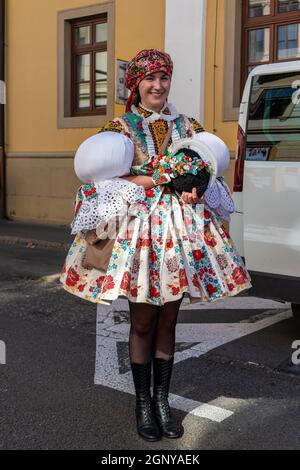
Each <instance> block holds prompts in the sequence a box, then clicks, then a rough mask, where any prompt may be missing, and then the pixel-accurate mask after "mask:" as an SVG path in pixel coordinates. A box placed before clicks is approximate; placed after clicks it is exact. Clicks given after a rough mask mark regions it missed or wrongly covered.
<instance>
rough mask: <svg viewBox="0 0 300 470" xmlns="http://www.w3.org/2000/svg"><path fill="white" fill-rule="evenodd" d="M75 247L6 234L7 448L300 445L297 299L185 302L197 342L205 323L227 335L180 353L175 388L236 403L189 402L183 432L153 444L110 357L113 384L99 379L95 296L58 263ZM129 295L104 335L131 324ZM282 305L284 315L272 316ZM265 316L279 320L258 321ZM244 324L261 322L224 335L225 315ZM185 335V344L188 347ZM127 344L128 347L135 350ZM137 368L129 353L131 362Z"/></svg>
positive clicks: (1, 301)
mask: <svg viewBox="0 0 300 470" xmlns="http://www.w3.org/2000/svg"><path fill="white" fill-rule="evenodd" d="M64 256H65V255H64V253H63V252H62V251H55V250H52V249H49V250H46V249H39V248H24V247H19V246H15V245H4V244H3V245H1V244H0V259H1V263H0V289H1V295H0V340H2V341H4V342H5V345H6V364H0V377H1V382H0V406H1V415H0V448H1V449H97V450H102V449H103V450H110V449H147V450H150V449H154V450H158V449H180V450H182V449H187V450H188V449H199V450H200V449H300V430H299V412H300V370H299V368H300V366H296V365H293V364H292V363H291V356H292V353H293V349H292V343H293V341H295V340H297V339H300V330H299V329H298V327H297V325H296V324H295V322H294V320H293V319H292V318H290V310H289V306H288V305H284V304H283V305H280V304H278V305H277V304H272V305H271V304H268V303H266V302H259V301H257V300H255V299H254V300H253V301H252V300H251V299H248V298H246V299H245V298H243V297H241V298H237V299H236V300H235V303H234V304H232V305H233V306H232V307H230V308H224V309H223V308H222V305H223V304H221V305H220V304H219V305H218V308H217V307H216V308H215V307H214V306H209V308H205V307H203V306H202V307H201V310H199V311H198V310H195V308H194V309H190V308H189V307H188V306H186V307H185V309H184V311H182V312H181V314H180V320H179V325H178V333H179V335H182V338H181V341H187V340H188V336H189V334H190V335H191V343H193V341H195V339H194V337H193V338H192V336H193V334H194V333H193V331H192V329H194V330H195V328H196V326H194V325H196V324H198V326H199V328H200V330H199V331H201V332H202V334H203V335H205V334H207V335H208V336H209V334H212V333H211V331H216V333H213V334H215V336H213V338H214V340H216V341H219V343H217V342H216V343H215V346H214V347H211V348H210V347H209V344H210V343H209V341H211V339H210V337H209V338H208V340H207V344H208V346H207V344H206V343H205V341H204V339H205V338H204V336H203V344H205V345H206V346H205V347H207V349H206V350H205V351H207V352H205V351H204V350H203V351H204V352H203V351H202V353H201V355H199V356H198V357H195V356H193V355H192V354H191V355H190V356H189V355H187V356H186V357H185V358H184V360H181V361H179V362H177V363H176V365H175V367H174V374H173V378H172V384H171V392H172V393H174V394H176V395H178V396H180V397H183V398H184V399H185V400H187V401H188V403H191V402H192V401H194V402H195V403H198V402H201V403H205V404H209V405H210V406H211V407H216V409H217V410H226V412H227V413H228V415H227V416H226V418H224V419H221V420H219V422H218V421H217V420H214V419H213V418H212V417H210V416H209V417H208V418H205V417H203V416H201V413H200V415H199V416H197V414H195V413H193V412H191V413H190V412H187V411H184V409H185V405H184V406H183V407H182V409H181V410H180V409H178V408H177V409H174V414H175V415H176V416H178V417H180V418H181V419H182V420H183V425H184V427H185V434H184V436H183V438H182V439H179V440H175V441H172V440H167V439H163V440H162V441H160V442H157V443H153V444H150V443H146V442H145V441H143V440H142V439H140V438H139V437H138V436H137V434H136V431H135V417H134V403H135V400H134V396H133V395H132V394H131V393H127V392H126V391H121V390H118V389H117V388H116V387H115V386H114V382H113V381H112V382H111V384H112V385H110V377H109V374H110V371H109V369H107V371H106V378H105V380H106V381H105V380H104V378H103V377H102V375H101V374H102V373H103V369H104V368H103V369H102V370H100V372H99V371H98V373H99V374H100V375H99V377H100V379H99V380H100V383H102V384H98V385H95V384H94V373H95V345H96V308H95V305H93V304H90V303H88V302H85V301H82V300H80V299H78V298H76V297H73V296H72V295H70V294H68V293H66V292H65V291H63V290H62V288H61V286H60V285H59V283H58V280H57V274H58V272H59V269H60V267H61V265H62V263H63V260H64ZM228 302H229V301H228ZM245 302H246V303H245ZM247 302H248V303H247ZM124 305H125V303H124V302H123V303H122V306H121V307H120V309H119V312H118V314H119V319H118V324H116V325H115V326H114V327H112V326H110V327H109V329H108V328H107V329H106V330H105V328H104V327H103V329H102V330H100V336H98V342H99V338H100V343H101V337H102V336H101V335H102V334H103V345H105V342H104V339H105V337H107V335H108V330H109V331H112V332H113V333H114V332H115V330H116V329H117V328H118V330H116V331H118V333H115V334H116V335H117V334H119V335H121V333H122V332H123V333H122V334H124V331H125V332H126V331H127V330H126V328H127V327H128V319H127V320H126V308H125V306H124ZM227 305H231V304H227ZM123 310H124V311H123ZM122 315H123V317H122ZM276 315H277V316H278V315H283V317H282V318H283V319H282V320H281V321H276V322H275V321H274V323H272V318H275V317H276ZM120 318H121V320H120ZM122 318H123V319H122ZM276 318H277V317H276ZM278 318H279V317H278ZM280 318H281V317H280ZM265 319H267V320H268V321H269V320H270V321H271V322H270V324H269V326H266V327H261V328H259V329H257V331H254V330H251V328H250V327H251V325H259V324H260V323H258V322H261V321H262V320H265ZM234 322H235V323H234ZM226 324H227V326H228V328H227V329H226V331H225V326H226ZM235 324H236V327H237V329H236V331H237V332H239V331H240V328H242V327H245V328H246V327H249V332H250V333H247V334H244V335H242V336H241V335H240V336H239V335H238V334H237V336H236V337H235V338H236V339H233V340H232V339H231V340H228V341H227V342H225V343H224V344H221V341H220V335H221V336H222V330H221V333H220V332H219V333H218V327H219V326H220V325H221V326H222V328H223V327H224V335H225V332H226V335H228V331H230V330H231V329H234V328H235ZM189 327H191V328H192V329H191V330H189ZM122 328H123V330H122ZM201 328H202V329H201ZM214 328H215V329H216V330H214ZM219 329H220V328H219ZM189 331H191V333H189ZM251 331H253V332H252V333H251ZM98 334H99V332H98ZM184 335H185V336H184ZM218 335H219V336H218ZM216 338H217V339H216ZM228 338H230V335H229V336H228ZM179 343H180V341H179ZM179 343H178V344H177V351H180V348H181V349H184V348H183V347H182V342H181V343H180V344H179ZM216 344H221V345H219V346H216ZM98 346H99V345H98ZM100 349H101V344H100ZM120 349H122V348H121V346H120ZM186 350H187V347H186ZM198 350H199V348H198ZM122 351H123V352H121V353H120V357H121V356H122V354H123V355H125V356H126V348H125V350H124V348H123V350H122ZM180 354H181V353H180ZM127 365H128V364H127ZM119 368H120V367H119ZM126 370H127V369H126V364H125V365H124V371H121V372H122V373H125V372H126ZM121 372H120V373H121ZM98 383H99V382H98ZM175 408H176V407H175Z"/></svg>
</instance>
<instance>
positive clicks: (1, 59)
mask: <svg viewBox="0 0 300 470" xmlns="http://www.w3.org/2000/svg"><path fill="white" fill-rule="evenodd" d="M4 84H5V0H0V86H1V90H0V98H1V99H0V219H4V218H5V216H6V214H5V207H6V201H5V199H6V189H5V147H4V145H5V144H4V136H5V134H4V129H5V128H4V118H5V114H4V104H5V85H4ZM2 90H3V93H1V91H2Z"/></svg>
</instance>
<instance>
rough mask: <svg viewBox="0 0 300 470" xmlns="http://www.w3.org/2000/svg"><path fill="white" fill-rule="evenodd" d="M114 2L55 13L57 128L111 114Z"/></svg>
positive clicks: (94, 123)
mask: <svg viewBox="0 0 300 470" xmlns="http://www.w3.org/2000/svg"><path fill="white" fill-rule="evenodd" d="M114 15H115V8H114V2H113V1H108V2H107V3H98V4H97V5H92V6H88V7H80V8H74V9H71V10H64V11H61V12H58V37H57V42H58V44H57V45H58V49H57V50H58V67H57V69H58V128H84V127H86V128H93V127H94V128H99V127H101V126H102V125H104V124H105V122H106V121H107V120H110V119H112V118H113V117H114V103H115V66H114V65H115V31H114V24H115V20H114Z"/></svg>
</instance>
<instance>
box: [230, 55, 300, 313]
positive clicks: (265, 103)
mask: <svg viewBox="0 0 300 470" xmlns="http://www.w3.org/2000/svg"><path fill="white" fill-rule="evenodd" d="M233 197H234V201H235V204H236V210H237V212H236V213H235V214H234V216H233V217H232V222H231V225H230V232H231V235H232V238H233V240H234V241H235V243H236V245H237V248H238V250H239V251H240V253H241V255H242V256H243V257H244V259H245V262H246V266H247V268H248V270H249V271H250V274H251V277H252V284H253V290H252V292H251V293H252V294H253V295H256V296H258V297H264V298H269V299H274V300H281V301H288V302H291V303H292V308H293V312H294V314H295V315H297V317H298V316H300V61H293V62H281V63H275V64H266V65H260V66H258V67H255V68H254V69H253V70H252V71H251V73H250V75H249V77H248V79H247V82H246V85H245V89H244V93H243V97H242V102H241V105H240V114H239V125H238V143H237V161H236V167H235V175H234V189H233Z"/></svg>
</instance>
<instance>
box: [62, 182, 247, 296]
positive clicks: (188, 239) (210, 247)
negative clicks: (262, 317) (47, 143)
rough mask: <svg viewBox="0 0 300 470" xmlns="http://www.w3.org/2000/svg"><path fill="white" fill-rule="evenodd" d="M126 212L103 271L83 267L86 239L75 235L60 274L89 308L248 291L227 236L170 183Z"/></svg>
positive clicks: (206, 211)
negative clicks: (122, 299) (120, 300)
mask: <svg viewBox="0 0 300 470" xmlns="http://www.w3.org/2000/svg"><path fill="white" fill-rule="evenodd" d="M130 214H131V216H132V217H130V223H129V224H128V225H127V229H126V230H122V229H120V232H119V233H118V234H117V236H116V241H115V243H114V247H113V251H112V255H111V258H110V261H109V265H108V268H107V271H106V272H101V271H100V270H97V269H93V268H92V269H86V268H84V267H83V266H82V260H83V257H84V253H85V250H86V247H87V242H86V241H85V239H84V236H83V234H82V235H81V234H78V235H77V236H76V237H75V240H74V242H73V244H72V245H71V248H70V250H69V253H68V255H67V257H66V261H65V263H64V266H63V269H62V272H61V277H60V280H61V282H62V284H63V287H64V289H66V290H67V291H68V292H70V293H72V294H75V295H77V296H79V297H81V298H83V299H85V300H88V301H91V302H95V303H108V304H109V303H111V302H112V301H113V300H115V299H117V298H118V297H119V296H124V297H127V298H128V299H129V300H130V301H132V302H144V303H145V302H146V303H150V304H154V305H164V304H165V303H166V302H172V301H174V300H177V299H180V298H181V297H182V295H183V294H184V293H185V292H187V293H188V295H189V297H190V302H198V301H207V302H212V301H215V300H218V299H221V298H225V297H228V296H234V295H236V294H238V293H239V292H241V291H243V290H245V289H249V288H250V287H251V283H250V277H249V274H248V272H247V270H246V268H245V266H244V264H243V261H242V259H241V257H240V255H239V254H238V252H237V251H236V248H235V246H234V244H233V242H232V240H231V238H230V236H229V234H228V233H227V232H226V231H225V229H224V228H223V226H222V224H221V221H220V220H219V219H218V218H217V216H216V215H215V214H214V213H213V212H212V211H211V210H209V209H208V208H207V207H206V206H205V205H203V204H186V203H184V202H183V201H182V200H181V198H180V195H178V194H177V193H175V192H174V191H172V190H171V189H169V188H168V186H156V187H155V188H153V189H151V190H148V191H146V200H145V202H142V203H141V202H140V203H136V204H133V205H132V206H131V207H130ZM127 220H128V219H127ZM126 223H127V222H126Z"/></svg>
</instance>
